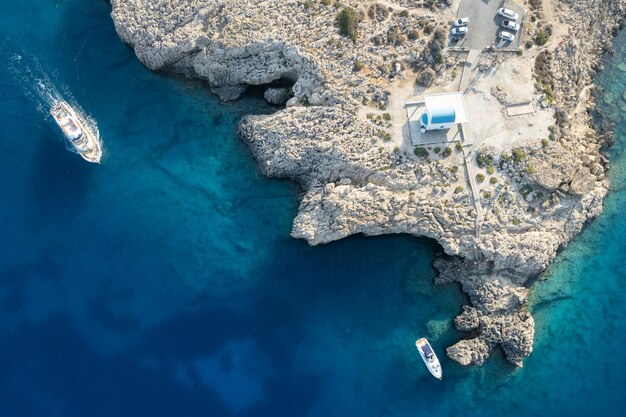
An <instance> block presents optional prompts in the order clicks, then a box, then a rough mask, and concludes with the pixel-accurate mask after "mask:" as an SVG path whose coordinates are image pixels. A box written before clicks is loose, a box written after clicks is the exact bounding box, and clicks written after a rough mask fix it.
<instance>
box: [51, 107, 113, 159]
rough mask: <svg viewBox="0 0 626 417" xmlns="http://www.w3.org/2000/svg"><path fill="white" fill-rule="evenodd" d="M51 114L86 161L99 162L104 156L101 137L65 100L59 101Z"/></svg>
mask: <svg viewBox="0 0 626 417" xmlns="http://www.w3.org/2000/svg"><path fill="white" fill-rule="evenodd" d="M50 114H51V115H52V118H54V121H55V122H56V123H57V124H58V125H59V127H60V128H61V130H62V131H63V134H64V135H65V137H66V138H67V140H68V142H69V143H70V144H71V145H72V147H73V148H74V149H76V151H77V152H78V153H79V154H80V156H82V157H83V158H84V159H85V160H86V161H89V162H93V163H99V162H100V158H102V145H101V144H100V139H99V138H98V136H97V132H96V134H94V132H93V131H92V130H91V129H90V128H89V126H88V125H87V123H86V121H85V119H84V118H82V117H80V116H79V115H78V114H77V113H76V112H75V111H74V109H73V108H72V107H71V106H70V105H69V104H67V103H66V102H65V101H58V102H57V103H56V104H55V105H54V106H52V108H51V109H50Z"/></svg>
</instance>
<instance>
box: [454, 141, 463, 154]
mask: <svg viewBox="0 0 626 417" xmlns="http://www.w3.org/2000/svg"><path fill="white" fill-rule="evenodd" d="M454 149H456V150H457V151H459V152H461V151H462V150H463V145H461V142H457V143H456V145H454Z"/></svg>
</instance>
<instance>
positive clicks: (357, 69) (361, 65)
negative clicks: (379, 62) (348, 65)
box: [352, 60, 365, 72]
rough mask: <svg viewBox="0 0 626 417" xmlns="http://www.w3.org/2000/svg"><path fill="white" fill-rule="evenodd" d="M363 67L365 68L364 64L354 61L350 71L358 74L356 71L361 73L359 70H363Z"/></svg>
mask: <svg viewBox="0 0 626 417" xmlns="http://www.w3.org/2000/svg"><path fill="white" fill-rule="evenodd" d="M363 67H365V64H364V63H362V62H361V61H359V60H356V61H354V66H353V67H352V69H353V70H354V71H355V72H358V71H361V70H362V69H363Z"/></svg>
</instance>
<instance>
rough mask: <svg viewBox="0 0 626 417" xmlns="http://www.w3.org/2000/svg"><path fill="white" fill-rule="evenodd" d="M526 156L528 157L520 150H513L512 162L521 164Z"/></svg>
mask: <svg viewBox="0 0 626 417" xmlns="http://www.w3.org/2000/svg"><path fill="white" fill-rule="evenodd" d="M527 156H528V155H526V152H524V151H523V150H521V149H520V148H515V149H513V161H515V162H522V161H523V160H524V159H526V157H527Z"/></svg>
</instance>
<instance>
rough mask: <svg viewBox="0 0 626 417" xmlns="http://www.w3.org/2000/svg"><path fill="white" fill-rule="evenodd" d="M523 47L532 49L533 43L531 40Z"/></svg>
mask: <svg viewBox="0 0 626 417" xmlns="http://www.w3.org/2000/svg"><path fill="white" fill-rule="evenodd" d="M524 46H525V47H526V49H530V48H532V47H533V41H531V40H528V41H526V43H525V44H524Z"/></svg>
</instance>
